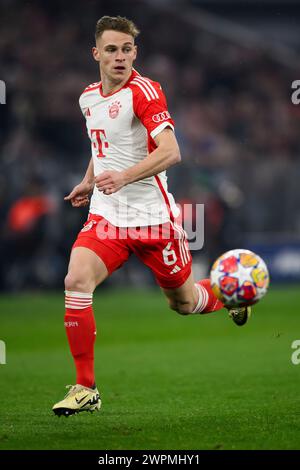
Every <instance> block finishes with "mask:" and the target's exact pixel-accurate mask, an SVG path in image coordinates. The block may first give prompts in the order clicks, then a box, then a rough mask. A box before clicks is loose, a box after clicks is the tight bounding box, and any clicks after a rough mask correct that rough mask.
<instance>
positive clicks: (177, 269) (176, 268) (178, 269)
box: [170, 264, 181, 274]
mask: <svg viewBox="0 0 300 470" xmlns="http://www.w3.org/2000/svg"><path fill="white" fill-rule="evenodd" d="M179 271H181V268H180V267H179V266H177V264H176V266H175V268H173V269H172V271H171V272H170V274H176V273H178V272H179Z"/></svg>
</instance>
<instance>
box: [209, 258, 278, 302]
mask: <svg viewBox="0 0 300 470" xmlns="http://www.w3.org/2000/svg"><path fill="white" fill-rule="evenodd" d="M210 282H211V287H212V290H213V292H214V294H215V295H216V296H217V297H218V299H220V300H221V302H223V303H224V305H225V306H226V307H242V306H246V305H252V304H255V303H256V302H258V301H259V300H260V299H261V298H262V297H263V296H264V295H265V294H266V293H267V290H268V286H269V282H270V278H269V273H268V269H267V266H266V264H265V262H264V261H263V260H262V259H261V258H260V257H259V256H258V255H257V254H255V253H253V252H252V251H249V250H244V249H236V250H230V251H227V252H226V253H224V254H223V255H222V256H220V257H219V258H218V259H217V260H216V261H215V262H214V264H213V266H212V268H211V271H210Z"/></svg>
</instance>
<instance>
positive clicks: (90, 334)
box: [65, 291, 96, 388]
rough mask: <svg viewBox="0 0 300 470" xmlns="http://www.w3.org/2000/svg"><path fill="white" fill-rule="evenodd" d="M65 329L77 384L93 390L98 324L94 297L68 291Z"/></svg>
mask: <svg viewBox="0 0 300 470" xmlns="http://www.w3.org/2000/svg"><path fill="white" fill-rule="evenodd" d="M65 294H66V314H65V328H66V333H67V337H68V341H69V346H70V350H71V353H72V356H73V359H74V362H75V367H76V383H77V384H81V385H84V386H85V387H89V388H92V387H93V386H94V384H95V373H94V343H95V339H96V323H95V318H94V314H93V307H92V302H93V300H92V296H93V294H85V293H82V292H70V291H66V292H65Z"/></svg>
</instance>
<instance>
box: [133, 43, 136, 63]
mask: <svg viewBox="0 0 300 470" xmlns="http://www.w3.org/2000/svg"><path fill="white" fill-rule="evenodd" d="M136 56H137V46H134V56H133V60H135V59H136Z"/></svg>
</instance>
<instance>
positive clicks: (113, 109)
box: [108, 101, 122, 119]
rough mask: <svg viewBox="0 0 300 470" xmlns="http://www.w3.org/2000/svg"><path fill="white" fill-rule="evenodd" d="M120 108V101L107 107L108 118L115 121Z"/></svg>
mask: <svg viewBox="0 0 300 470" xmlns="http://www.w3.org/2000/svg"><path fill="white" fill-rule="evenodd" d="M120 108H122V105H121V103H120V101H114V102H113V103H112V104H111V105H110V106H109V107H108V109H109V117H110V118H111V119H116V117H118V115H119V112H120Z"/></svg>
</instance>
